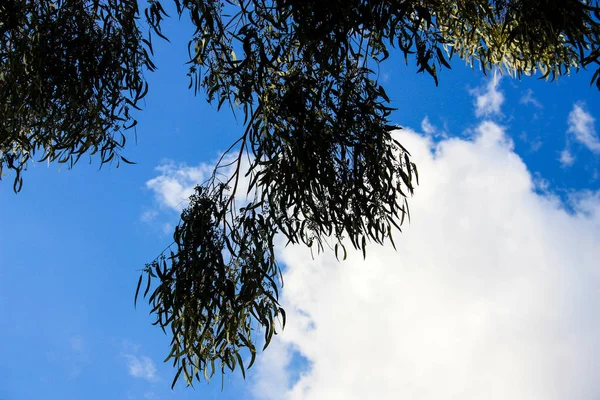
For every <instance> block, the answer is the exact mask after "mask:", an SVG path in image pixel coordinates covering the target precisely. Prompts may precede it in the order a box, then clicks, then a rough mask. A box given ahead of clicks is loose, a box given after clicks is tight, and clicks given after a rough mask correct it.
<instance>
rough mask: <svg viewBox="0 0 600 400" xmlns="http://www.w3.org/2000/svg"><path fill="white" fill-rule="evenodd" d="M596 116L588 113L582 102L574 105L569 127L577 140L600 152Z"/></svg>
mask: <svg viewBox="0 0 600 400" xmlns="http://www.w3.org/2000/svg"><path fill="white" fill-rule="evenodd" d="M594 121H595V119H594V117H592V115H591V114H590V113H588V112H587V111H586V110H585V109H584V106H583V104H582V103H576V104H574V105H573V109H572V110H571V112H570V113H569V129H568V130H567V132H568V133H571V134H572V135H573V137H574V138H575V140H576V141H578V142H579V143H581V144H583V145H584V146H585V147H587V148H588V149H589V150H590V151H592V152H593V153H596V154H600V139H598V134H597V133H596V129H595V128H594Z"/></svg>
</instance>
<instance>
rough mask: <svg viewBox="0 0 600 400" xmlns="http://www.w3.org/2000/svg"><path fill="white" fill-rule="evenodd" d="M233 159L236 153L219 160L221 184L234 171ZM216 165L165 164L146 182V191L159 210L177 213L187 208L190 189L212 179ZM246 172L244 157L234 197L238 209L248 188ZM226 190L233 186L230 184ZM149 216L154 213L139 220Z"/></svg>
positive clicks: (247, 165)
mask: <svg viewBox="0 0 600 400" xmlns="http://www.w3.org/2000/svg"><path fill="white" fill-rule="evenodd" d="M236 157H237V153H236V154H235V155H226V156H225V157H224V158H223V161H222V164H221V165H223V168H220V169H219V176H218V178H219V180H220V181H221V182H224V181H227V178H228V177H230V176H231V175H232V174H233V172H234V170H235V167H236V164H235V163H234V161H235V160H236ZM217 161H218V160H215V161H214V162H212V163H201V164H199V165H197V166H193V167H190V166H187V165H185V164H176V163H174V162H172V161H167V162H166V163H164V164H162V165H160V166H158V167H157V168H156V170H157V171H158V172H159V175H158V176H156V177H155V178H152V179H150V180H148V181H147V182H146V187H147V188H148V189H150V190H151V191H152V192H154V196H155V198H156V200H157V201H158V203H159V205H160V206H161V207H166V208H171V209H174V210H177V211H181V210H182V209H183V208H184V207H185V206H187V204H188V199H189V197H190V196H191V195H192V194H193V193H194V188H195V187H196V186H197V185H199V184H202V183H204V182H205V181H206V180H207V179H209V178H210V177H211V176H212V174H213V171H214V168H215V165H216V163H217ZM248 169H249V161H248V158H247V157H244V158H242V162H241V165H240V178H239V180H238V187H237V190H236V194H235V198H236V201H237V202H238V204H239V205H240V206H241V205H242V204H244V203H245V202H247V192H248V185H249V183H250V178H249V177H248V176H246V173H247V171H248ZM230 186H233V182H231V183H230ZM149 212H150V213H154V212H155V211H154V210H153V211H147V212H146V213H144V214H143V215H142V219H143V218H144V216H145V215H146V214H147V213H149ZM151 215H152V218H154V217H155V216H156V215H155V214H151Z"/></svg>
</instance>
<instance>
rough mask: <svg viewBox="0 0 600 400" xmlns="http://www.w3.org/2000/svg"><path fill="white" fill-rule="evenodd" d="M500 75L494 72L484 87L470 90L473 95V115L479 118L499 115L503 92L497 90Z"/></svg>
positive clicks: (500, 113)
mask: <svg viewBox="0 0 600 400" xmlns="http://www.w3.org/2000/svg"><path fill="white" fill-rule="evenodd" d="M500 79H501V77H500V75H498V74H494V75H493V76H492V77H491V78H490V79H489V80H488V84H487V85H486V86H485V87H479V88H476V89H473V90H471V94H472V95H474V96H475V116H477V117H479V118H483V117H491V116H501V115H502V104H503V103H504V94H503V93H502V92H501V91H500V90H499V86H500Z"/></svg>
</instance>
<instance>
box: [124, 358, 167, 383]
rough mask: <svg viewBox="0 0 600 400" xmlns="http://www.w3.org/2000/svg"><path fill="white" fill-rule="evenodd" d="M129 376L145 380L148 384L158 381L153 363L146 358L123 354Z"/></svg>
mask: <svg viewBox="0 0 600 400" xmlns="http://www.w3.org/2000/svg"><path fill="white" fill-rule="evenodd" d="M123 357H124V358H125V361H126V364H127V371H128V372H129V375H131V376H133V377H134V378H141V379H145V380H147V381H148V382H157V381H159V377H158V372H157V369H156V365H155V364H154V361H152V359H151V358H150V357H147V356H139V357H138V356H136V355H133V354H124V355H123Z"/></svg>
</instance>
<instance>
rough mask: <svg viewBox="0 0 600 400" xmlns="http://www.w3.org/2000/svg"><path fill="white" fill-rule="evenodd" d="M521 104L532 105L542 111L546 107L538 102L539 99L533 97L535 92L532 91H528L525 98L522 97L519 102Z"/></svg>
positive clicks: (524, 95)
mask: <svg viewBox="0 0 600 400" xmlns="http://www.w3.org/2000/svg"><path fill="white" fill-rule="evenodd" d="M519 103H521V104H525V105H532V106H534V107H535V108H538V109H540V110H541V109H542V108H544V106H542V103H540V102H539V101H538V99H536V98H535V97H534V96H533V90H531V89H527V91H526V92H525V94H523V96H521V99H520V100H519Z"/></svg>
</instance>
